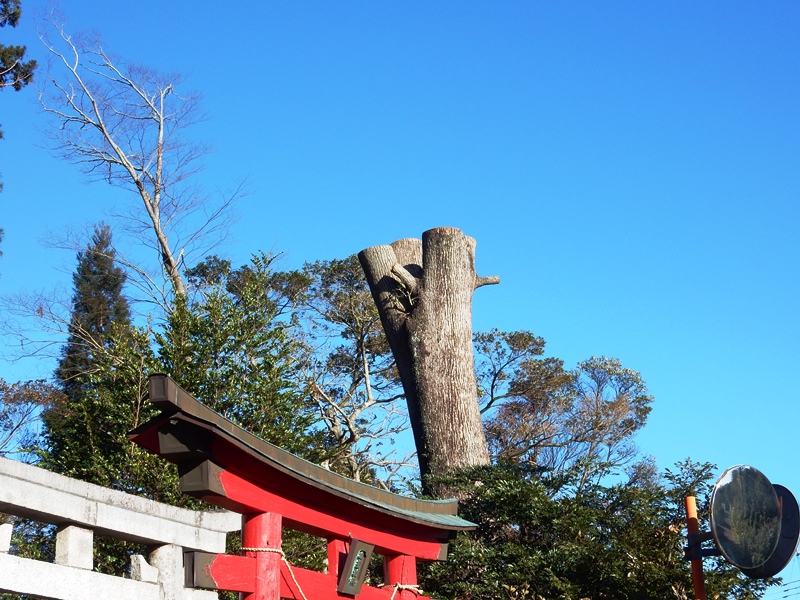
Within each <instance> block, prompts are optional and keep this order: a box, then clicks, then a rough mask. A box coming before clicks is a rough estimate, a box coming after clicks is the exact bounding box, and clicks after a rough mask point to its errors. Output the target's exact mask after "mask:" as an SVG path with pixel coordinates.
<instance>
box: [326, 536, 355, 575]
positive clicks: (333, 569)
mask: <svg viewBox="0 0 800 600" xmlns="http://www.w3.org/2000/svg"><path fill="white" fill-rule="evenodd" d="M349 550H350V544H349V543H348V542H345V541H344V540H339V539H333V540H328V573H330V574H331V575H333V576H334V577H335V578H336V579H337V581H338V579H339V574H340V573H341V572H342V568H343V567H344V563H345V561H346V560H347V553H348V552H349Z"/></svg>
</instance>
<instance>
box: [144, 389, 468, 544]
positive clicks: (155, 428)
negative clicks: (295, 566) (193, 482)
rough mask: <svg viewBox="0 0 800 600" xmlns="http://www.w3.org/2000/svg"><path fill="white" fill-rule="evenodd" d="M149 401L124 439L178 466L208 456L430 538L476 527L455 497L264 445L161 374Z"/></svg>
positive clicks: (265, 483) (257, 478) (258, 479)
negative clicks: (427, 494) (152, 410)
mask: <svg viewBox="0 0 800 600" xmlns="http://www.w3.org/2000/svg"><path fill="white" fill-rule="evenodd" d="M150 401H151V402H152V403H153V404H154V405H155V406H156V407H157V408H159V409H160V410H161V414H160V415H158V416H156V417H155V418H153V419H151V420H150V421H148V422H147V423H145V424H143V425H141V426H139V427H137V428H136V429H135V430H133V431H132V432H131V433H130V434H129V437H130V438H131V439H132V440H133V441H134V442H136V443H137V444H139V445H141V446H143V447H144V448H146V449H148V450H150V451H151V452H154V453H156V454H159V455H160V456H163V457H164V458H166V459H167V460H170V461H171V462H174V463H177V464H178V465H179V469H180V468H181V466H184V467H186V465H196V464H197V463H198V460H199V459H201V458H202V459H205V460H210V461H211V462H213V463H214V464H216V465H218V466H219V467H221V468H222V469H225V470H228V471H231V472H235V473H236V474H237V475H239V476H240V477H242V478H243V479H247V480H249V481H251V482H253V483H256V484H258V485H260V486H261V487H265V488H266V487H270V486H272V487H275V486H277V487H279V488H280V486H281V485H282V486H283V488H284V489H285V488H287V485H288V486H289V487H291V488H292V490H293V492H292V493H294V494H295V495H299V496H305V495H309V497H312V498H315V499H316V501H317V502H319V503H330V502H333V503H335V504H337V505H339V506H347V505H352V507H353V508H352V509H351V510H355V511H356V512H358V510H360V511H362V512H363V510H364V509H367V512H368V513H372V511H377V512H378V513H382V514H384V515H385V516H387V517H391V518H390V521H393V522H394V521H395V519H401V520H402V521H405V522H407V523H408V524H409V525H411V524H412V523H413V524H416V525H417V526H419V525H422V526H424V527H425V528H426V529H431V530H438V531H439V534H437V535H436V537H441V538H450V537H452V536H453V535H454V534H455V532H456V531H462V530H469V529H474V528H475V527H476V525H475V524H474V523H471V522H469V521H466V520H464V519H461V518H459V517H458V516H457V510H458V503H457V501H456V500H420V499H416V498H410V497H407V496H401V495H399V494H393V493H391V492H388V491H385V490H382V489H379V488H376V487H373V486H371V485H367V484H364V483H361V482H358V481H354V480H352V479H349V478H347V477H343V476H342V475H339V474H337V473H334V472H332V471H329V470H327V469H325V468H323V467H320V466H318V465H315V464H313V463H311V462H309V461H307V460H304V459H302V458H300V457H298V456H295V455H294V454H291V453H289V452H287V451H285V450H283V449H281V448H279V447H277V446H275V445H273V444H270V443H269V442H266V441H264V440H262V439H260V438H258V437H256V436H255V435H253V434H251V433H249V432H247V431H245V430H244V429H242V428H241V427H239V426H237V425H235V424H234V423H233V422H231V421H229V420H228V419H226V418H225V417H223V416H222V415H220V414H218V413H216V412H214V411H213V410H211V409H210V408H208V407H207V406H205V405H204V404H202V403H201V402H200V401H198V400H197V399H195V398H194V397H193V396H191V394H189V393H188V392H186V391H185V390H184V389H182V388H181V387H180V386H178V385H177V384H176V383H175V382H174V381H173V380H172V379H171V378H170V377H169V376H167V375H161V374H158V375H152V376H151V377H150ZM185 470H187V469H186V468H184V471H185ZM281 482H283V483H281ZM273 491H274V490H273ZM348 512H350V511H348Z"/></svg>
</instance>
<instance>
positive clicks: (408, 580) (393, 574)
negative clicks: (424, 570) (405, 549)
mask: <svg viewBox="0 0 800 600" xmlns="http://www.w3.org/2000/svg"><path fill="white" fill-rule="evenodd" d="M383 571H384V579H385V581H386V587H387V588H389V587H396V586H397V584H400V586H399V587H398V589H397V593H396V594H395V595H394V598H395V600H416V598H417V597H418V595H419V594H417V593H415V592H414V591H413V590H412V589H408V588H407V587H406V586H416V585H417V559H416V558H414V557H413V556H406V555H404V554H399V555H395V556H387V557H385V559H384V565H383Z"/></svg>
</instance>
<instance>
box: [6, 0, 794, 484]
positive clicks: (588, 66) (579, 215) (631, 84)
mask: <svg viewBox="0 0 800 600" xmlns="http://www.w3.org/2000/svg"><path fill="white" fill-rule="evenodd" d="M226 4H227V5H226V6H224V8H223V7H222V6H221V4H220V3H219V2H211V1H208V0H200V1H195V2H191V3H190V2H185V1H183V2H182V1H178V0H176V1H173V2H161V1H156V0H140V1H138V2H135V3H134V2H124V3H123V2H121V3H109V2H108V1H107V0H105V1H103V2H100V1H89V0H73V1H71V2H69V3H68V4H67V5H65V6H64V7H63V9H64V12H65V14H66V17H67V26H68V28H69V29H70V30H72V31H77V30H82V29H96V30H98V31H99V32H101V33H102V35H103V37H104V39H105V41H106V45H107V47H109V48H110V49H111V50H113V51H114V52H116V53H118V54H120V55H122V56H124V57H126V58H127V59H130V60H132V61H135V62H141V63H144V64H148V65H151V66H153V67H157V68H159V69H161V70H164V71H180V72H183V73H186V74H187V75H188V83H187V89H195V90H198V91H200V92H201V93H202V94H203V96H204V101H203V109H204V111H205V112H206V113H207V114H208V116H209V120H208V121H207V122H204V123H203V124H201V125H199V126H197V127H196V128H195V130H194V132H193V134H192V135H193V136H194V137H195V138H196V139H197V140H198V141H202V142H209V143H211V144H212V146H213V148H214V152H213V153H212V154H211V155H210V156H209V157H208V159H207V160H206V169H205V171H204V172H203V173H202V174H201V176H200V177H201V183H202V184H203V185H204V186H205V187H206V188H207V189H208V190H211V191H213V190H216V189H225V188H228V187H230V186H233V185H235V184H236V183H237V182H238V181H239V180H240V179H242V178H247V179H248V181H249V187H250V189H251V190H252V194H250V195H249V196H247V197H246V198H244V199H243V201H242V202H241V203H240V204H239V206H238V213H239V215H240V217H241V219H240V221H239V222H238V223H237V224H236V225H235V226H234V227H233V229H232V232H231V234H232V235H231V239H230V242H229V244H228V245H227V246H226V247H225V248H224V252H225V253H226V254H227V255H228V256H229V257H230V258H232V259H233V260H234V262H237V263H241V262H244V261H245V260H247V258H248V257H249V256H250V254H252V253H253V252H256V251H257V250H260V249H263V250H267V251H279V252H283V253H284V254H285V259H284V263H283V264H284V265H285V266H286V267H287V268H290V267H297V266H300V265H301V264H302V263H303V262H304V261H307V260H317V259H330V258H337V257H344V256H347V255H349V254H351V253H354V252H358V251H359V250H361V249H363V248H365V247H367V246H371V245H375V244H382V243H389V242H392V241H394V240H396V239H399V238H403V237H419V236H420V235H421V233H422V232H423V231H425V230H426V229H430V228H432V227H436V226H453V227H459V228H461V229H463V230H464V231H465V232H466V233H467V234H468V235H471V236H473V237H475V238H476V239H477V242H478V247H477V261H478V269H479V273H480V274H482V275H499V276H500V277H501V279H502V283H501V285H499V286H491V287H485V288H481V289H479V290H478V291H477V292H476V295H475V306H474V320H475V328H476V329H478V330H485V329H489V328H491V327H498V328H501V329H506V330H513V329H529V330H531V331H533V332H535V333H536V334H538V335H541V336H543V337H544V338H545V339H546V340H547V341H548V349H549V354H550V355H553V356H558V357H561V358H563V359H565V361H566V362H567V364H568V365H570V366H572V365H574V364H575V363H576V362H578V361H579V360H582V359H585V358H588V357H590V356H592V355H595V356H600V355H606V356H614V357H617V358H620V359H621V360H622V361H623V363H624V364H625V365H626V366H628V367H630V368H633V369H636V370H638V371H640V372H641V373H642V375H643V377H644V378H645V380H646V381H647V382H648V385H649V388H650V390H651V392H652V393H653V394H654V396H655V398H656V401H655V404H654V410H653V413H652V415H651V417H650V422H649V424H648V425H647V427H646V429H645V431H644V432H643V433H642V434H641V435H640V437H639V445H640V446H641V448H642V450H643V451H644V452H646V453H649V454H652V455H654V456H656V457H657V459H658V461H659V464H660V465H661V466H664V467H666V466H670V465H672V463H674V462H675V461H677V460H681V459H682V458H685V457H687V456H691V457H692V458H693V459H695V460H702V461H710V462H713V463H716V464H718V465H719V467H720V472H721V470H722V469H724V468H725V467H728V466H731V465H733V464H738V463H748V464H751V465H753V466H755V467H757V468H759V469H760V470H762V471H763V472H764V473H765V474H766V475H767V476H768V477H769V478H770V479H771V480H772V481H773V482H777V483H781V484H783V485H786V486H787V487H789V488H790V489H793V490H794V491H795V493H800V473H799V472H798V469H797V466H796V461H795V450H796V445H795V439H796V437H797V436H796V431H797V425H798V417H800V392H798V389H797V385H796V384H795V379H796V378H797V377H796V371H797V368H798V362H799V359H800V318H798V310H797V308H798V295H800V284H799V283H798V281H800V279H799V278H798V276H799V275H800V269H798V256H800V241H799V240H798V235H797V227H798V225H799V224H800V111H799V110H798V109H799V108H800V36H798V34H797V32H798V31H800V4H797V3H795V2H788V1H784V2H781V1H775V2H769V3H753V2H704V3H697V2H681V1H676V2H669V3H666V2H665V3H654V2H653V3H651V2H605V3H599V2H598V3H590V2H559V3H555V2H533V1H531V2H469V1H466V2H445V1H442V2H413V1H412V2H403V3H388V2H337V3H333V2H302V1H297V2H273V1H264V2H255V1H250V2H232V3H226ZM45 5H46V3H45V2H36V1H33V0H23V8H24V11H25V12H24V17H23V22H22V24H21V26H20V27H19V28H17V29H16V30H2V32H0V40H2V41H3V42H4V43H12V42H13V43H27V44H28V47H29V53H30V55H31V56H32V57H34V58H39V59H40V61H42V62H44V59H45V53H44V50H43V49H42V48H41V47H40V46H39V42H38V41H37V40H36V37H35V27H34V15H35V13H36V12H37V11H38V10H39V9H41V8H42V7H44V6H45ZM43 79H44V78H43V77H40V80H43ZM0 123H2V126H3V130H4V132H5V137H6V139H5V140H4V141H3V142H2V143H0V171H1V172H2V178H3V182H4V184H5V190H4V191H3V193H2V195H0V226H1V227H3V228H4V229H5V232H6V236H5V241H4V242H3V244H2V250H3V252H4V256H3V257H2V259H0V293H2V294H13V293H16V292H18V291H20V290H25V289H27V290H31V289H37V288H48V287H51V286H54V285H61V286H64V287H68V286H69V284H70V279H69V275H70V271H71V269H72V267H73V265H74V256H73V255H72V253H70V252H65V251H58V250H53V249H48V248H47V247H46V244H45V243H44V242H46V241H47V240H48V239H49V238H51V237H53V235H54V232H60V231H63V230H64V229H65V228H68V227H80V226H83V225H85V224H87V223H89V224H90V223H94V222H96V221H98V220H100V219H101V218H105V219H107V220H110V218H109V217H108V214H107V213H108V211H109V210H110V209H111V208H113V207H115V206H116V207H119V206H121V205H123V203H125V202H128V201H131V198H129V197H127V196H125V195H124V194H123V193H121V192H120V191H119V190H116V189H114V188H110V187H108V186H106V185H103V184H100V183H92V184H87V183H85V182H84V181H83V179H82V177H81V175H80V174H79V172H78V170H77V168H76V167H74V166H73V165H69V164H66V163H63V162H61V161H59V160H58V159H56V158H55V157H53V156H52V155H51V154H50V153H49V152H48V151H47V150H46V149H44V148H43V147H42V146H43V137H42V130H43V129H44V128H45V126H46V120H45V118H44V116H43V115H42V114H41V113H40V112H39V110H38V107H37V104H36V101H35V92H34V90H26V91H24V92H21V93H13V92H11V91H8V90H4V91H3V92H2V94H0ZM112 222H113V221H112ZM120 243H122V241H120ZM50 370H51V366H50V365H47V364H33V363H25V364H19V363H16V364H11V363H8V362H0V376H4V377H5V378H6V379H9V380H14V379H17V378H21V377H28V376H35V375H37V374H47V373H49V372H50Z"/></svg>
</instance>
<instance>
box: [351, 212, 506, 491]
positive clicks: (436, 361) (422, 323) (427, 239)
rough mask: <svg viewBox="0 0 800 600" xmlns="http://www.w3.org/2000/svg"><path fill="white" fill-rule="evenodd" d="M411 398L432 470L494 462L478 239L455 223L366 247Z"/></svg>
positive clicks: (427, 469) (373, 285)
mask: <svg viewBox="0 0 800 600" xmlns="http://www.w3.org/2000/svg"><path fill="white" fill-rule="evenodd" d="M358 258H359V261H360V262H361V266H362V268H363V269H364V273H365V275H366V278H367V282H368V284H369V287H370V291H371V292H372V297H373V299H374V300H375V303H376V305H377V307H378V312H379V313H380V316H381V322H382V323H383V328H384V331H385V332H386V337H387V338H388V340H389V345H390V347H391V349H392V353H393V354H394V357H395V360H396V362H397V368H398V371H399V372H400V378H401V380H402V383H403V389H404V391H405V395H406V399H407V401H408V411H409V417H410V419H411V425H412V430H413V432H414V441H415V443H416V446H417V452H418V456H419V463H420V471H421V473H422V476H423V485H424V486H425V487H426V491H428V492H434V493H435V492H436V490H433V489H431V487H430V486H429V485H428V484H426V483H425V479H426V476H428V475H440V474H443V473H446V472H448V471H449V470H451V469H454V468H460V467H469V466H475V465H481V464H488V462H489V452H488V449H487V446H486V438H485V436H484V432H483V423H482V422H481V415H480V410H479V407H478V395H477V384H476V381H475V369H474V356H473V349H472V293H473V291H474V290H475V289H477V288H479V287H481V286H484V285H491V284H497V283H499V282H500V278H499V277H478V276H477V274H476V273H475V240H474V239H473V238H471V237H468V236H466V235H464V233H463V232H462V231H461V230H459V229H455V228H452V227H439V228H436V229H431V230H429V231H426V232H425V233H423V234H422V239H421V240H418V239H411V238H409V239H402V240H398V241H396V242H394V243H392V244H390V245H384V246H372V247H370V248H367V249H365V250H363V251H362V252H360V253H359V255H358Z"/></svg>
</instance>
